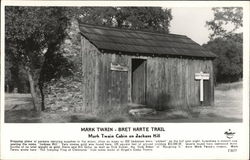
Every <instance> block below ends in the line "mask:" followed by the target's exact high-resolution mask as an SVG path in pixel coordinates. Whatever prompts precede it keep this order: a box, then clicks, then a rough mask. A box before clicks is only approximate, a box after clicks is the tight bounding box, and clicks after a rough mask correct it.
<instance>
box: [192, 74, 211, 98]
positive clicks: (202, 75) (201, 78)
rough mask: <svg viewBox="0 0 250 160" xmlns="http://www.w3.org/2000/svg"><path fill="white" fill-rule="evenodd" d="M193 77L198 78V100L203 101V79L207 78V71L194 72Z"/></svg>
mask: <svg viewBox="0 0 250 160" xmlns="http://www.w3.org/2000/svg"><path fill="white" fill-rule="evenodd" d="M195 79H196V80H200V101H201V102H203V97H204V96H203V80H209V73H203V72H200V73H195Z"/></svg>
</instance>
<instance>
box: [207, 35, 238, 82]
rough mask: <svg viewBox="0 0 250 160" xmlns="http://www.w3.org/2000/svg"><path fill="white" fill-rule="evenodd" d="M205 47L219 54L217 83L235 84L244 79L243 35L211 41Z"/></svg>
mask: <svg viewBox="0 0 250 160" xmlns="http://www.w3.org/2000/svg"><path fill="white" fill-rule="evenodd" d="M203 47H205V48H207V49H208V50H210V51H212V52H213V53H215V54H217V56H218V57H217V58H216V59H215V61H214V69H215V76H216V81H217V82H233V81H237V80H239V79H240V78H242V74H243V66H242V63H243V58H242V56H243V50H242V49H243V48H242V47H243V45H242V34H234V35H231V37H227V38H216V39H214V40H210V41H209V42H208V43H207V44H204V45H203Z"/></svg>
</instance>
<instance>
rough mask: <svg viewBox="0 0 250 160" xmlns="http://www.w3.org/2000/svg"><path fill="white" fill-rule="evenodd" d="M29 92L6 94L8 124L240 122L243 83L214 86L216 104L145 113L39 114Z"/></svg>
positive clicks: (50, 112) (61, 112)
mask: <svg viewBox="0 0 250 160" xmlns="http://www.w3.org/2000/svg"><path fill="white" fill-rule="evenodd" d="M31 100H32V99H31V96H30V94H5V122H7V123H69V122H70V123H103V122H104V123H105V122H112V123H123V122H174V123H183V122H241V121H242V82H235V83H231V84H219V85H218V86H216V88H215V106H198V107H194V108H192V109H191V110H168V111H159V112H157V113H155V114H151V115H144V116H131V115H129V114H128V113H124V112H106V113H102V114H101V116H94V115H90V114H86V113H83V112H72V111H66V112H64V111H53V112H52V111H48V112H42V113H36V112H34V111H33V110H32V108H33V105H32V101H31Z"/></svg>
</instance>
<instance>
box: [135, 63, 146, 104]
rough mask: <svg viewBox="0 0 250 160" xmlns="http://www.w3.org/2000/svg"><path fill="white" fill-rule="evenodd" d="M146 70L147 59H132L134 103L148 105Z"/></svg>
mask: <svg viewBox="0 0 250 160" xmlns="http://www.w3.org/2000/svg"><path fill="white" fill-rule="evenodd" d="M146 68H147V61H146V60H145V59H132V102H133V103H136V104H146V83H147V79H146V71H147V70H146Z"/></svg>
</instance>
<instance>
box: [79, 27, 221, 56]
mask: <svg viewBox="0 0 250 160" xmlns="http://www.w3.org/2000/svg"><path fill="white" fill-rule="evenodd" d="M80 31H81V33H82V35H83V36H84V37H86V39H88V40H89V41H90V42H91V43H93V44H94V45H95V46H96V47H97V48H98V49H100V50H108V51H118V52H125V53H138V54H142V55H152V54H154V55H156V56H157V55H158V56H165V55H173V56H186V57H205V58H215V57H216V56H215V55H214V54H213V53H212V52H210V51H208V50H206V49H204V48H203V47H201V46H200V45H199V44H197V43H196V42H194V41H193V40H191V39H190V38H188V37H187V36H183V35H176V34H166V33H155V32H145V31H138V30H128V29H118V28H113V27H103V26H96V25H89V24H80Z"/></svg>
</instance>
